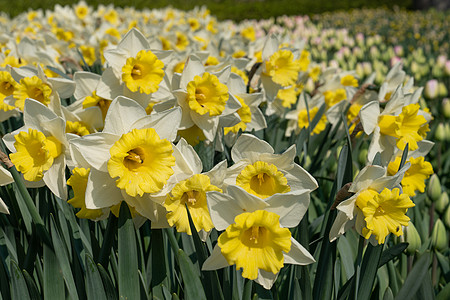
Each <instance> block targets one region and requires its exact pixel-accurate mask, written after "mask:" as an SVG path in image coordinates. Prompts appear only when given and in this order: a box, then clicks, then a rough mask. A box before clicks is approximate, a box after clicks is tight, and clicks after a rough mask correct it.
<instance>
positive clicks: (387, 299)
mask: <svg viewBox="0 0 450 300" xmlns="http://www.w3.org/2000/svg"><path fill="white" fill-rule="evenodd" d="M383 300H394V294H393V293H392V290H391V288H390V287H387V288H386V290H385V291H384V295H383Z"/></svg>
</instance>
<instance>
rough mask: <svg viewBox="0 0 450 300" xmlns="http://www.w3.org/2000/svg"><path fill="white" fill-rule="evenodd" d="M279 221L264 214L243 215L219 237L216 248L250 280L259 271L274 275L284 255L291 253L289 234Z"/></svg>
mask: <svg viewBox="0 0 450 300" xmlns="http://www.w3.org/2000/svg"><path fill="white" fill-rule="evenodd" d="M279 219H280V217H279V216H278V215H277V214H275V213H273V212H268V211H265V210H257V211H254V212H251V213H242V214H240V215H238V216H236V218H235V223H234V224H231V225H230V226H228V228H227V229H226V231H225V232H224V233H222V234H221V235H220V236H219V239H218V240H217V244H218V245H219V247H220V250H221V252H222V255H223V256H224V257H225V259H226V260H227V262H228V263H229V264H230V265H234V264H235V265H236V268H237V269H241V268H242V270H243V272H242V276H243V277H245V278H248V279H251V280H254V279H256V278H257V277H258V270H260V269H261V270H264V271H267V272H271V273H273V274H277V273H278V272H279V271H280V269H281V268H282V267H283V265H284V255H283V252H284V253H288V252H289V251H290V249H291V232H290V231H289V229H287V228H282V227H281V226H280V221H279Z"/></svg>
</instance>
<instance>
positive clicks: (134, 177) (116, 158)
mask: <svg viewBox="0 0 450 300" xmlns="http://www.w3.org/2000/svg"><path fill="white" fill-rule="evenodd" d="M109 152H110V154H111V158H110V159H109V161H108V172H109V174H110V176H111V178H116V177H119V179H117V180H116V185H117V187H119V188H120V189H122V190H125V191H126V193H127V194H128V195H130V196H132V197H135V196H136V195H140V196H142V195H143V194H144V193H155V192H158V191H159V190H161V189H162V187H163V186H164V184H165V183H166V182H167V179H169V177H170V176H171V175H172V174H173V173H174V171H173V170H172V167H173V166H174V165H175V157H174V156H173V155H172V153H173V149H172V144H171V143H170V142H169V141H168V140H166V139H161V138H160V137H159V136H158V134H157V133H156V131H155V129H153V128H145V129H133V130H132V131H131V132H128V133H125V134H123V135H122V136H121V138H120V139H119V140H118V141H116V142H115V143H114V145H113V146H112V147H111V149H110V151H109Z"/></svg>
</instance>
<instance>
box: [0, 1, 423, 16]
mask: <svg viewBox="0 0 450 300" xmlns="http://www.w3.org/2000/svg"><path fill="white" fill-rule="evenodd" d="M77 2H78V1H74V0H23V1H16V2H15V3H14V5H11V1H8V0H0V11H2V12H5V13H7V14H9V15H10V16H11V17H13V16H16V15H18V14H20V13H21V12H24V11H28V10H31V9H33V10H36V9H40V8H42V9H53V7H54V6H55V4H60V5H71V4H74V3H77ZM86 3H87V4H89V5H92V6H94V7H97V6H98V5H101V4H103V5H108V4H114V6H116V7H117V6H119V7H127V6H133V7H135V8H136V9H143V8H162V7H167V6H172V7H174V8H179V9H183V10H190V9H193V8H194V7H195V6H201V5H205V6H207V7H208V8H209V9H210V10H211V13H212V14H213V15H215V16H217V18H218V19H219V20H225V19H232V20H234V21H241V20H244V19H268V18H271V17H277V16H282V15H311V14H317V13H323V12H327V11H337V10H349V9H353V8H363V7H364V8H379V7H386V8H394V7H400V8H405V9H412V8H413V7H414V6H415V4H414V1H413V0H372V1H366V0H341V1H329V0H224V1H219V0H170V1H169V0H151V1H148V0H134V1H130V0H113V1H109V0H108V1H107V0H90V1H86Z"/></svg>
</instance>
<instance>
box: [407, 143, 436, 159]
mask: <svg viewBox="0 0 450 300" xmlns="http://www.w3.org/2000/svg"><path fill="white" fill-rule="evenodd" d="M417 145H418V146H419V148H417V150H414V151H411V152H409V153H408V154H409V155H408V156H409V157H414V158H418V157H420V156H425V155H427V154H428V152H430V150H431V148H433V146H434V143H433V142H432V141H428V140H422V141H419V142H417Z"/></svg>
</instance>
